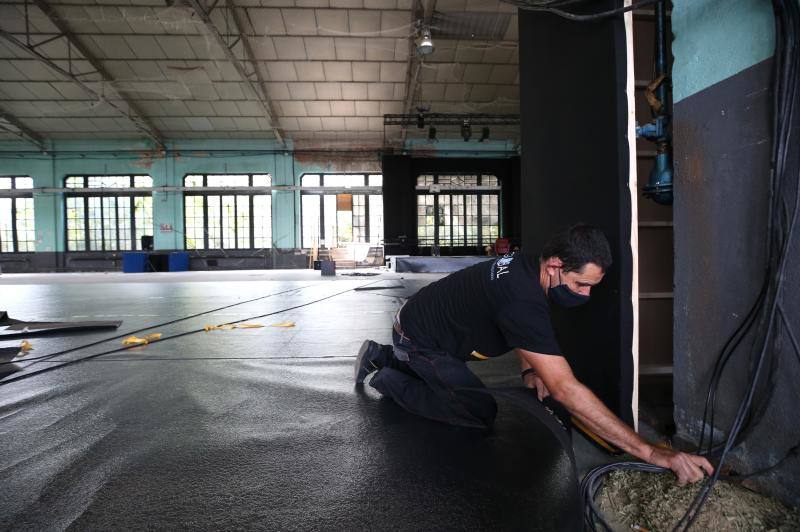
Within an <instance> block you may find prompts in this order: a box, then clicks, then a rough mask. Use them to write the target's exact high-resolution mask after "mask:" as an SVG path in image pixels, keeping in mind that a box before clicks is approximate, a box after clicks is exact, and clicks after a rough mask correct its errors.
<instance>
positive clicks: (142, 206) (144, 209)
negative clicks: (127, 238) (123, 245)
mask: <svg viewBox="0 0 800 532" xmlns="http://www.w3.org/2000/svg"><path fill="white" fill-rule="evenodd" d="M133 212H134V222H135V223H136V234H135V235H134V236H135V238H136V241H135V242H134V243H133V248H134V249H142V236H143V235H149V236H153V197H152V196H135V197H134V198H133Z"/></svg>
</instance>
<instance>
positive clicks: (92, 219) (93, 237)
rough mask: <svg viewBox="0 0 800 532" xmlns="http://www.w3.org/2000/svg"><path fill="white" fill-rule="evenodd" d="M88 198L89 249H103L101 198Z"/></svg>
mask: <svg viewBox="0 0 800 532" xmlns="http://www.w3.org/2000/svg"><path fill="white" fill-rule="evenodd" d="M88 200H89V250H91V251H99V250H102V249H103V207H102V198H99V197H91V198H88Z"/></svg>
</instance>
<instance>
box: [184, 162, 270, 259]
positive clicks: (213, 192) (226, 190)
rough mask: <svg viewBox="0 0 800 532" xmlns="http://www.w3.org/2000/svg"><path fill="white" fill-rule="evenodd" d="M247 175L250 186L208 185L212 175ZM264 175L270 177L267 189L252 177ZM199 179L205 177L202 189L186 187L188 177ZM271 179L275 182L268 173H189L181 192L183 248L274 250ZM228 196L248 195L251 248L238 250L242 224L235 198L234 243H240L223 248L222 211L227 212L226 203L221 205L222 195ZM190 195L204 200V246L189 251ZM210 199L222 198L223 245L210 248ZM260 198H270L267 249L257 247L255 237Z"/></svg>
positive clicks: (220, 217)
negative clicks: (188, 213)
mask: <svg viewBox="0 0 800 532" xmlns="http://www.w3.org/2000/svg"><path fill="white" fill-rule="evenodd" d="M244 175H246V176H247V183H248V185H247V186H229V187H228V186H219V185H214V186H208V177H209V176H244ZM263 175H265V176H268V178H269V185H268V186H266V187H262V186H258V185H253V177H254V176H263ZM197 176H202V178H203V181H202V185H200V186H188V185H187V184H186V180H187V179H188V178H189V177H197ZM272 179H273V176H272V174H271V173H269V172H234V173H227V174H221V173H214V172H211V173H188V174H186V175H184V176H183V185H182V190H183V205H182V206H183V249H185V250H187V251H214V250H222V249H224V250H237V249H244V250H251V251H253V250H260V249H272V247H273V244H274V239H273V233H274V226H273V216H272V208H273V202H272ZM229 195H232V196H233V197H234V198H236V197H238V196H247V205H248V209H249V216H248V231H249V242H248V244H249V245H248V246H247V247H238V242H239V224H238V223H237V222H236V221H237V220H238V217H239V212H238V209H239V202H238V200H236V199H234V201H233V207H234V214H233V220H234V227H233V231H234V233H233V235H234V236H233V242H234V243H235V244H237V246H236V247H225V246H224V245H223V243H224V241H225V238H224V236H223V230H224V224H223V219H224V216H223V212H222V211H223V209H224V205H223V202H222V197H223V196H229ZM191 196H194V197H202V198H203V247H202V248H197V247H193V248H189V245H188V241H187V240H188V238H189V234H188V231H187V225H186V220H187V218H186V198H187V197H191ZM210 196H216V197H218V198H220V200H219V210H220V216H219V242H220V246H219V247H209V245H208V243H209V224H208V220H209V218H208V209H209V205H208V203H209V202H208V197H210ZM257 196H266V197H269V230H270V234H269V238H268V239H267V241H268V243H269V245H268V246H259V247H256V246H255V241H256V236H255V218H256V217H255V205H254V198H255V197H257Z"/></svg>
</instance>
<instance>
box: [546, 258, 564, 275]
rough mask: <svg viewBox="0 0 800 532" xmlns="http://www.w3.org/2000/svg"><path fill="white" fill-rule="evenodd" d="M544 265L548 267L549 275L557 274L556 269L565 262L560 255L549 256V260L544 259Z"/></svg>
mask: <svg viewBox="0 0 800 532" xmlns="http://www.w3.org/2000/svg"><path fill="white" fill-rule="evenodd" d="M544 266H545V268H546V269H547V274H548V275H555V274H556V270H558V269H559V268H561V267H563V266H564V263H563V262H561V259H559V258H558V257H549V258H548V259H547V260H545V261H544Z"/></svg>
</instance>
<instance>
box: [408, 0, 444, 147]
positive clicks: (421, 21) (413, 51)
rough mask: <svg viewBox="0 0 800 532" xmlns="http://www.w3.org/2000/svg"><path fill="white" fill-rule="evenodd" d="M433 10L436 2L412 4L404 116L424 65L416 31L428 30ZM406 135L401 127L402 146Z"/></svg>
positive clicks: (423, 0)
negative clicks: (419, 52)
mask: <svg viewBox="0 0 800 532" xmlns="http://www.w3.org/2000/svg"><path fill="white" fill-rule="evenodd" d="M435 8H436V0H416V1H415V2H414V8H413V16H414V20H413V22H412V25H413V27H414V32H413V33H412V34H411V35H410V36H409V44H408V68H407V70H406V100H405V102H404V103H403V113H405V114H409V113H411V107H412V106H413V105H414V96H415V95H416V93H417V87H418V86H419V73H420V71H421V70H422V65H423V64H424V63H425V58H424V57H423V56H421V55H419V54H418V53H417V43H416V41H417V36H418V35H417V33H418V30H420V29H421V26H427V27H428V28H430V24H431V21H432V20H433V11H434V9H435ZM407 134H408V128H407V127H406V125H403V129H402V131H401V133H400V143H401V144H402V145H405V143H406V135H407Z"/></svg>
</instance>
